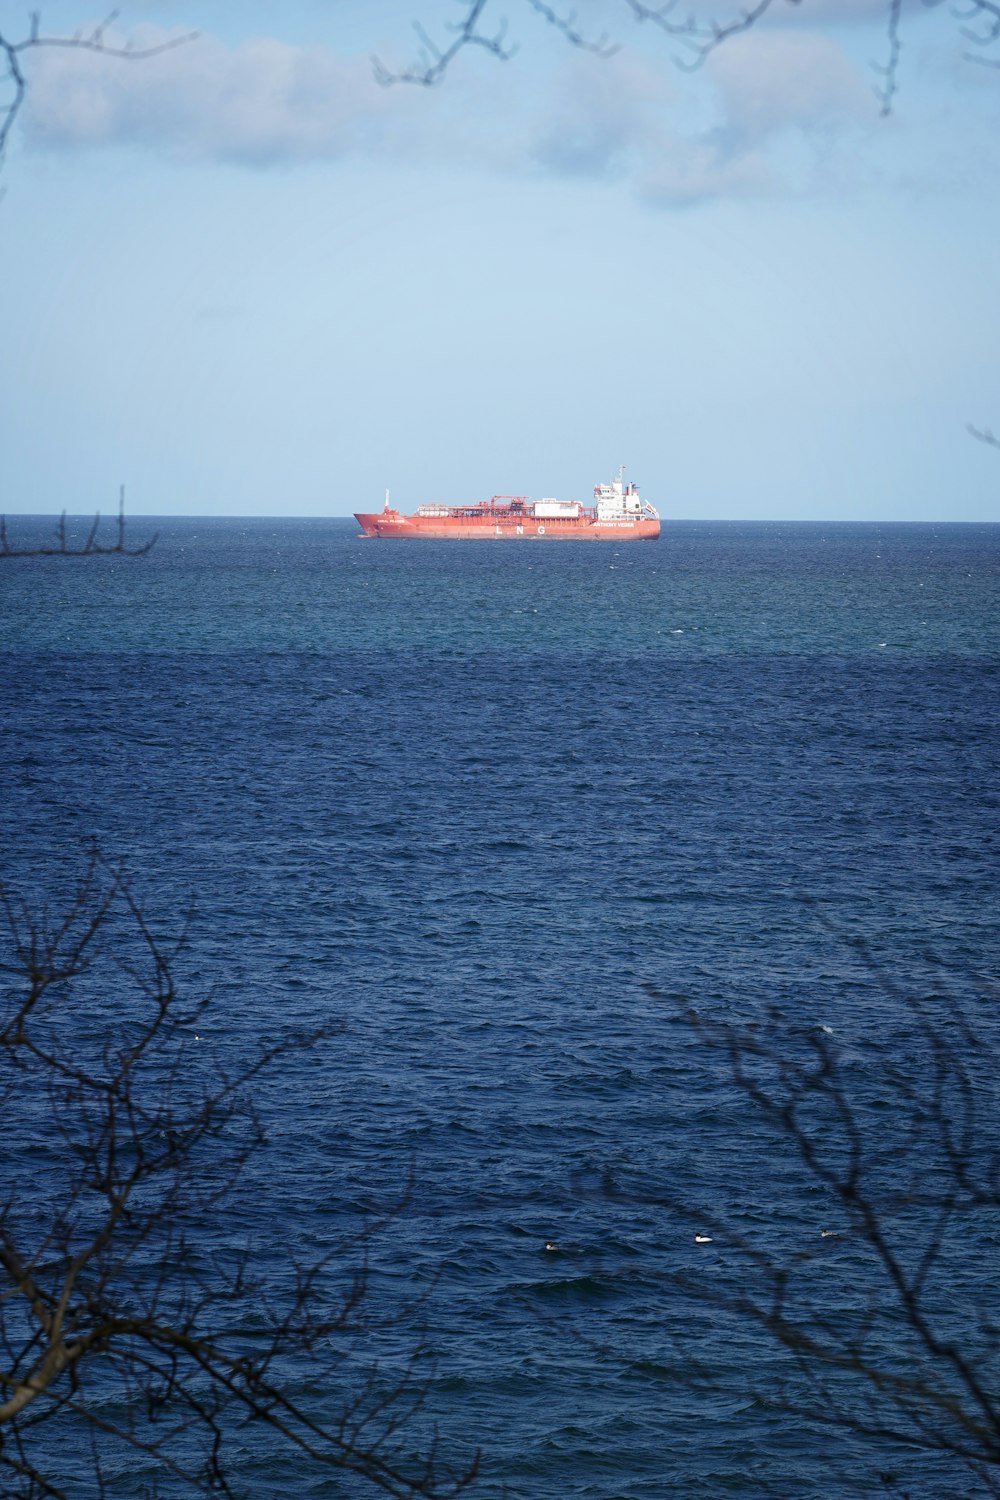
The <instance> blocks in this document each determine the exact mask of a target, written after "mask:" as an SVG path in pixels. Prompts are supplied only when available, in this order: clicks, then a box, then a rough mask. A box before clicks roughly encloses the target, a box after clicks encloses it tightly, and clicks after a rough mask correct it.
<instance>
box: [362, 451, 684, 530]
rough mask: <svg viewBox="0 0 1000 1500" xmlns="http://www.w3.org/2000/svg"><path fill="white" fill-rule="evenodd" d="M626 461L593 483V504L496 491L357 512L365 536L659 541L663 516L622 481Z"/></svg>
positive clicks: (636, 490)
mask: <svg viewBox="0 0 1000 1500" xmlns="http://www.w3.org/2000/svg"><path fill="white" fill-rule="evenodd" d="M623 472H624V465H623V466H622V469H619V471H618V478H617V479H615V480H613V481H612V483H611V484H599V485H596V486H595V488H594V503H593V505H579V504H578V503H577V502H576V501H575V500H529V499H527V497H526V496H524V495H494V496H493V498H492V500H480V502H479V504H478V505H421V506H420V507H419V509H418V510H416V511H414V513H413V515H412V516H404V515H402V514H401V513H400V512H399V511H398V510H394V509H392V508H391V507H390V505H389V491H388V490H386V492H385V506H384V508H383V509H382V510H381V511H375V512H373V513H372V514H370V515H360V514H358V513H355V517H354V519H355V520H356V521H357V522H358V524H359V526H360V527H361V534H362V536H382V537H428V538H437V539H439V540H440V539H443V538H447V539H448V540H452V539H455V538H457V539H460V540H467V541H474V540H475V539H476V538H477V537H482V538H486V539H489V540H493V541H496V540H501V541H507V540H510V541H515V540H517V539H519V538H520V539H522V540H524V541H546V542H554V541H590V542H633V541H655V540H656V538H657V537H658V536H659V534H660V517H659V514H658V512H657V511H655V510H654V509H653V507H652V506H651V505H650V504H649V502H648V501H646V500H640V499H639V486H638V485H637V484H625V483H623V480H622V474H623Z"/></svg>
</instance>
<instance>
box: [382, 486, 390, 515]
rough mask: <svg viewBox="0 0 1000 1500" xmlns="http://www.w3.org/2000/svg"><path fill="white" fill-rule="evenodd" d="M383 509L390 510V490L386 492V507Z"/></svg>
mask: <svg viewBox="0 0 1000 1500" xmlns="http://www.w3.org/2000/svg"><path fill="white" fill-rule="evenodd" d="M383 509H384V510H388V509H389V491H388V490H386V492H385V505H384V506H383Z"/></svg>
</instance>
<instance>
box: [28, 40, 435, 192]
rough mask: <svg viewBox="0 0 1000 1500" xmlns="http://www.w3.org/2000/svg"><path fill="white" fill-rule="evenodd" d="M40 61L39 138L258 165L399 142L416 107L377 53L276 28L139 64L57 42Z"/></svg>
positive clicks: (35, 101)
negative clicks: (279, 33)
mask: <svg viewBox="0 0 1000 1500" xmlns="http://www.w3.org/2000/svg"><path fill="white" fill-rule="evenodd" d="M168 38H169V33H165V32H162V31H159V30H158V29H156V28H152V27H146V28H141V29H140V30H138V31H136V32H135V33H133V34H132V37H131V40H132V43H133V45H134V47H135V48H136V49H139V48H143V47H148V46H155V45H157V44H158V43H162V42H164V41H165V40H167V39H168ZM34 61H35V64H36V66H35V68H34V70H33V72H32V77H31V87H30V93H29V99H28V108H27V109H26V111H25V122H24V124H25V133H26V137H27V139H28V141H29V143H32V144H36V145H46V146H55V147H63V148H66V147H87V146H91V147H92V146H109V145H147V146H155V147H159V148H162V149H166V150H168V151H170V152H172V153H173V154H175V155H178V156H186V157H208V158H213V157H214V158H221V159H228V160H238V161H245V162H251V163H267V162H274V161H287V160H293V159H303V158H312V159H315V158H321V159H322V158H335V157H339V156H344V155H347V154H349V153H354V152H358V151H364V150H372V149H378V148H379V147H380V145H389V144H390V143H392V142H393V141H394V143H395V146H396V148H397V149H399V148H400V147H401V144H402V141H401V139H399V136H400V134H401V132H400V125H401V121H400V116H402V115H405V114H407V113H408V110H407V101H406V100H405V99H404V98H402V97H400V96H399V94H398V91H397V92H395V93H393V94H392V95H390V94H388V93H387V92H386V90H384V89H382V88H380V87H379V85H378V84H377V83H376V82H375V81H374V79H373V78H372V75H371V68H370V65H369V64H368V62H367V60H366V59H347V58H342V57H338V56H337V55H336V54H335V53H333V52H331V51H330V50H329V49H327V48H323V47H318V46H317V47H293V46H289V45H288V44H287V43H284V42H281V41H278V40H275V39H274V38H269V37H267V38H260V39H256V40H250V41H246V42H244V43H242V44H241V45H239V46H237V47H227V46H225V45H224V44H223V43H222V42H220V41H218V40H216V39H214V38H212V37H209V36H199V37H197V38H195V39H194V40H193V41H190V42H186V43H184V44H183V45H181V46H178V47H175V48H172V49H171V50H170V51H167V52H162V53H160V54H159V55H158V56H155V57H150V58H145V59H142V60H138V59H137V60H133V61H121V60H119V59H116V58H110V57H101V56H95V55H94V54H92V53H87V52H82V51H75V50H73V49H66V50H63V49H59V48H54V49H51V50H47V51H45V52H43V53H41V54H38V55H36V57H35V59H34Z"/></svg>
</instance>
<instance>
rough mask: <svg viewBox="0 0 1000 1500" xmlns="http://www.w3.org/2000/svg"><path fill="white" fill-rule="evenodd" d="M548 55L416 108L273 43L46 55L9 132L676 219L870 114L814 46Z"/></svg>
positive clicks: (766, 176)
mask: <svg viewBox="0 0 1000 1500" xmlns="http://www.w3.org/2000/svg"><path fill="white" fill-rule="evenodd" d="M168 38H169V33H166V32H163V31H160V30H157V29H155V28H153V27H144V28H140V29H138V30H137V31H136V32H135V33H133V35H132V41H133V44H134V45H135V46H136V47H137V48H138V47H143V46H150V45H155V44H156V43H158V42H162V41H164V40H167V39H168ZM554 55H555V56H556V57H557V61H556V64H555V69H554V71H551V70H550V71H548V72H546V73H544V74H542V71H541V70H542V66H543V64H542V62H541V59H540V58H539V57H537V56H536V57H532V58H525V59H515V60H514V61H512V62H511V63H510V64H508V65H506V66H504V65H501V64H496V63H492V62H486V61H485V60H484V65H483V66H482V67H481V68H480V69H478V70H475V71H473V70H471V69H469V68H458V69H456V71H455V73H454V75H450V76H449V77H448V79H447V80H446V81H445V83H444V85H443V86H442V88H440V89H437V90H434V91H432V92H430V93H428V92H427V91H425V90H421V89H411V88H408V87H406V86H403V85H400V86H397V87H395V88H391V89H384V88H382V87H380V86H379V85H378V83H377V82H376V81H375V79H374V78H373V76H372V70H371V65H370V63H369V61H368V59H367V58H364V57H346V56H342V55H339V54H337V53H335V52H334V51H332V50H331V49H329V48H325V47H322V46H319V45H314V46H292V45H289V44H287V43H285V42H282V41H279V40H277V39H275V38H259V39H256V40H249V41H245V42H243V43H241V44H239V45H236V46H227V45H226V44H224V43H223V42H222V41H220V40H219V39H217V38H213V37H211V36H202V37H199V38H198V39H197V40H195V41H193V42H190V43H187V44H185V45H182V46H178V47H175V48H173V49H171V50H169V51H166V52H163V53H161V54H159V55H158V56H155V57H152V58H148V59H146V60H143V61H138V60H136V61H133V62H122V61H120V60H117V59H113V58H108V57H100V56H94V55H93V54H90V53H87V52H82V51H78V50H73V49H67V50H61V49H52V50H50V51H46V52H44V53H42V54H38V55H36V56H35V58H34V62H35V68H34V71H33V74H32V78H31V88H30V93H29V106H28V109H27V110H26V112H25V118H24V126H25V132H26V137H27V139H28V141H29V142H31V143H34V144H35V145H44V146H48V147H51V148H57V149H72V148H85V147H89V148H96V147H107V146H122V145H127V146H131V147H146V148H151V149H157V150H160V151H165V152H167V153H168V154H170V155H172V156H174V157H175V158H179V159H182V160H185V159H194V160H201V159H209V160H212V159H214V160H225V161H235V162H243V163H247V164H252V165H269V164H280V163H290V162H295V161H307V160H336V159H339V158H347V157H353V156H359V155H361V156H366V157H379V158H382V159H385V160H388V161H394V162H400V161H404V162H405V161H427V162H434V161H444V162H449V163H456V162H461V163H464V164H466V165H471V166H474V167H478V168H481V169H483V168H485V169H493V170H505V171H525V170H529V171H538V170H541V171H543V172H546V173H550V174H552V175H555V176H564V177H565V176H589V177H596V178H600V177H619V178H629V179H631V180H632V181H633V182H634V183H635V185H636V188H637V191H638V192H639V193H640V195H641V196H643V197H644V198H646V199H647V200H651V201H655V202H659V203H663V204H686V203H691V202H694V201H698V200H703V199H706V198H713V197H725V196H734V195H736V196H744V195H747V194H759V193H764V192H776V191H780V190H781V188H782V186H783V184H785V183H786V182H787V171H786V167H787V162H786V163H785V164H784V165H783V163H782V160H781V157H782V153H784V155H785V157H786V158H787V157H788V155H789V151H788V141H789V140H792V141H793V142H796V143H798V145H799V146H801V143H802V142H807V141H809V140H810V139H812V138H819V137H822V138H824V140H827V139H829V138H831V137H833V136H835V135H836V134H837V131H838V130H839V129H841V128H842V127H845V126H846V127H853V126H855V125H856V124H857V123H858V122H859V121H863V120H865V119H869V118H872V117H873V116H874V113H875V106H874V104H873V101H872V97H871V94H870V91H869V90H868V88H867V85H866V83H865V81H864V79H863V78H862V77H861V75H860V74H859V73H858V71H857V69H856V68H855V67H854V65H853V64H852V63H851V62H850V61H849V60H848V58H847V57H846V55H845V54H844V53H843V52H842V51H841V50H840V49H839V48H838V47H837V46H836V44H835V43H834V42H833V41H832V40H830V39H829V38H825V37H821V36H818V35H816V34H815V33H804V32H801V31H798V32H794V33H793V32H791V31H789V30H781V29H778V28H771V29H770V30H768V31H766V32H765V31H762V32H759V33H752V34H749V35H747V36H746V37H743V38H740V39H739V41H738V42H737V43H734V44H732V45H731V46H728V47H725V48H722V49H720V50H719V52H718V53H716V54H714V55H713V56H712V58H711V59H710V61H709V63H708V65H707V67H706V68H705V69H703V70H700V71H699V72H697V73H696V74H693V75H691V74H683V73H681V72H679V71H678V70H677V69H675V68H674V67H673V65H672V63H671V61H670V60H669V58H657V60H656V61H655V62H654V61H652V60H648V59H644V58H640V57H638V56H636V55H634V54H629V53H626V52H622V53H619V54H618V55H616V56H615V57H613V58H610V59H606V60H601V59H595V58H594V57H592V56H590V55H588V54H582V53H579V52H575V51H573V50H572V49H567V50H565V51H561V50H560V51H558V52H557V53H556V54H554ZM792 156H793V157H794V156H795V152H794V150H793V151H792ZM801 157H802V152H801V150H800V151H799V155H798V157H796V158H795V174H796V183H797V185H799V186H801V185H802V180H803V172H804V169H803V165H802V159H801ZM805 173H806V175H808V173H807V168H806V169H805Z"/></svg>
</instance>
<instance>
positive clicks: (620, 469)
mask: <svg viewBox="0 0 1000 1500" xmlns="http://www.w3.org/2000/svg"><path fill="white" fill-rule="evenodd" d="M624 475H625V465H624V464H619V465H618V483H619V484H621V482H622V479H623V478H624Z"/></svg>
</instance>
